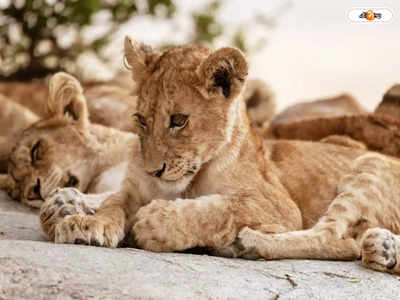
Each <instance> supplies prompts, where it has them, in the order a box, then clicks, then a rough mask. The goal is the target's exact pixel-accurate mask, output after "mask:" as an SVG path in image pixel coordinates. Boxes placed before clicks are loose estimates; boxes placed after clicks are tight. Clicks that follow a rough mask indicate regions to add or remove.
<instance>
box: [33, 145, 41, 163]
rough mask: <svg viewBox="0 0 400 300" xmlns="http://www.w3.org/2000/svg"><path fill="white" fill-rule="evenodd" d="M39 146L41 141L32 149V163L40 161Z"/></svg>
mask: <svg viewBox="0 0 400 300" xmlns="http://www.w3.org/2000/svg"><path fill="white" fill-rule="evenodd" d="M39 146H40V140H39V141H37V142H36V143H35V145H33V147H32V149H31V163H35V162H36V161H37V160H39Z"/></svg>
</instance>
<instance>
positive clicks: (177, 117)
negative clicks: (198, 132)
mask: <svg viewBox="0 0 400 300" xmlns="http://www.w3.org/2000/svg"><path fill="white" fill-rule="evenodd" d="M188 120H189V116H188V115H184V114H174V115H171V117H170V123H169V128H183V127H185V126H186V124H187V123H188Z"/></svg>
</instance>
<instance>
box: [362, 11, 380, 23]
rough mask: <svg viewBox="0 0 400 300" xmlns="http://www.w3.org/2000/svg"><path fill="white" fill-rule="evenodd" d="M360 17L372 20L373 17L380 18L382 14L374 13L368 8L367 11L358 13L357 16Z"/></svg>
mask: <svg viewBox="0 0 400 300" xmlns="http://www.w3.org/2000/svg"><path fill="white" fill-rule="evenodd" d="M359 18H360V19H367V20H368V21H373V20H375V19H381V18H382V14H381V13H374V11H373V10H372V9H369V10H367V11H364V12H362V13H361V14H360V16H359Z"/></svg>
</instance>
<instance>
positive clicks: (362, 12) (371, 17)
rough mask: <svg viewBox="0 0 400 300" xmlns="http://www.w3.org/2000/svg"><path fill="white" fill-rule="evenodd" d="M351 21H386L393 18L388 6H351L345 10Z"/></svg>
mask: <svg viewBox="0 0 400 300" xmlns="http://www.w3.org/2000/svg"><path fill="white" fill-rule="evenodd" d="M347 17H348V19H349V21H350V22H352V23H387V22H390V21H391V20H392V19H393V12H392V11H391V10H390V9H389V8H352V9H350V10H349V11H348V12H347Z"/></svg>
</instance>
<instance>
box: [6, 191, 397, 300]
mask: <svg viewBox="0 0 400 300" xmlns="http://www.w3.org/2000/svg"><path fill="white" fill-rule="evenodd" d="M8 201H12V200H10V199H9V198H8V197H6V196H4V195H3V196H0V232H1V234H0V299H7V300H8V299H103V300H106V299H263V300H264V299H296V300H298V299H329V300H330V299H399V297H400V296H399V295H400V280H399V277H397V276H393V275H389V274H384V273H379V272H375V271H372V270H368V269H365V268H363V267H362V266H361V265H360V262H335V261H307V260H281V261H268V262H267V261H246V260H240V259H225V258H219V257H212V256H206V255H193V254H181V253H151V252H147V251H143V250H138V249H130V248H120V249H106V248H100V247H90V246H81V245H56V244H53V243H49V242H46V241H45V238H44V236H43V235H42V233H41V230H40V225H39V220H38V217H37V215H36V214H35V213H34V211H30V210H29V211H24V210H25V208H23V207H22V206H21V207H18V205H19V204H18V203H16V202H13V203H12V205H11V204H10V203H7V202H8ZM2 202H3V203H2ZM5 203H6V204H5ZM7 207H8V209H6V208H7Z"/></svg>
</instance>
